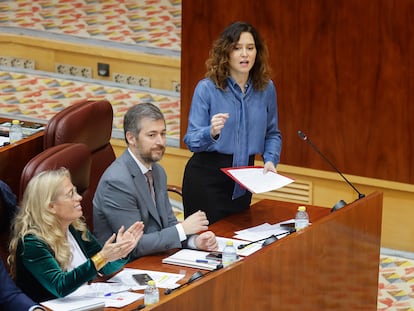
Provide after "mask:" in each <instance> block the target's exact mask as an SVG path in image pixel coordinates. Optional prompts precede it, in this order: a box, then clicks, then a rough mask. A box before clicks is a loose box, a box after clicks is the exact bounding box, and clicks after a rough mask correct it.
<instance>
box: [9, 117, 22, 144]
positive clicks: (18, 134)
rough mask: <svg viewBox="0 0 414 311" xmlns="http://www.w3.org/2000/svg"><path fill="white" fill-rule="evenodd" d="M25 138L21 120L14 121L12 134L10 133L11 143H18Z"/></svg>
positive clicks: (11, 129)
mask: <svg viewBox="0 0 414 311" xmlns="http://www.w3.org/2000/svg"><path fill="white" fill-rule="evenodd" d="M22 138H23V129H22V126H21V125H20V121H19V120H13V121H12V124H11V127H10V132H9V139H10V143H11V144H12V143H15V142H16V141H19V140H21V139H22Z"/></svg>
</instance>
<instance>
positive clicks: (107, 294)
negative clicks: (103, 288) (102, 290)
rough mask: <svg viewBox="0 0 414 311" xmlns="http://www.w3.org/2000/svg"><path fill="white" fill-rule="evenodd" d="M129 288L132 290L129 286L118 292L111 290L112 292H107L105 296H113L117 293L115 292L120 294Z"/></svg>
mask: <svg viewBox="0 0 414 311" xmlns="http://www.w3.org/2000/svg"><path fill="white" fill-rule="evenodd" d="M129 290H130V288H128V289H124V290H120V291H118V292H110V293H106V294H105V295H104V297H109V296H112V295H115V294H120V293H124V292H128V291H129Z"/></svg>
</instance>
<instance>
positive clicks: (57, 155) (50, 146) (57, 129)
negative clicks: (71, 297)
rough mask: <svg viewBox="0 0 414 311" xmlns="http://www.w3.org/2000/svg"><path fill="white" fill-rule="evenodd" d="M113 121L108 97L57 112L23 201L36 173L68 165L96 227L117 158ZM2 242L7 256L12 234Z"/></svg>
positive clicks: (27, 174)
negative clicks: (99, 193) (103, 185)
mask: <svg viewBox="0 0 414 311" xmlns="http://www.w3.org/2000/svg"><path fill="white" fill-rule="evenodd" d="M112 122H113V110H112V105H111V104H110V103H109V102H108V101H107V100H98V101H96V100H82V101H79V102H76V103H74V104H73V105H71V106H69V107H68V108H66V109H64V110H62V111H60V112H59V113H57V114H56V115H55V116H54V117H53V118H52V119H51V120H50V121H49V122H48V124H47V126H46V128H45V131H44V144H43V147H44V151H43V152H41V153H40V154H38V155H37V156H35V157H34V158H32V159H31V160H30V161H29V162H28V163H27V164H26V166H25V168H24V169H23V172H22V175H21V179H20V193H19V194H18V197H19V200H21V199H22V196H23V193H24V190H25V189H26V186H27V184H28V182H29V181H30V179H31V178H32V177H33V176H34V175H36V174H38V173H40V172H41V171H44V170H49V169H57V168H60V167H62V166H64V167H66V168H67V169H68V170H69V171H70V173H71V175H72V183H73V184H74V185H75V186H76V187H77V190H78V192H79V194H80V195H81V196H82V197H83V199H82V209H83V215H84V217H85V219H86V223H87V225H88V227H89V229H91V230H93V203H92V201H93V196H94V194H95V190H96V187H97V186H98V182H99V180H100V178H101V176H102V174H103V172H104V171H105V169H106V168H107V167H108V166H109V165H110V164H111V163H112V162H113V161H114V160H115V158H116V156H115V153H114V150H113V148H112V145H111V144H110V139H111V135H112ZM168 190H169V191H172V192H175V193H178V194H179V195H181V188H180V187H177V186H172V185H171V186H170V185H169V186H168ZM0 201H1V200H0ZM0 211H1V202H0ZM2 218H3V217H2ZM7 233H8V232H7ZM2 234H4V233H2ZM0 242H1V244H2V245H1V248H2V250H1V251H2V257H3V259H5V258H4V257H6V255H7V242H8V234H7V236H6V237H1V241H0Z"/></svg>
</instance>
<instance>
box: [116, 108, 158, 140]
mask: <svg viewBox="0 0 414 311" xmlns="http://www.w3.org/2000/svg"><path fill="white" fill-rule="evenodd" d="M144 118H148V119H152V120H163V121H164V123H165V118H164V115H163V113H162V112H161V110H160V108H158V107H157V106H155V105H154V104H151V103H141V104H137V105H135V106H132V107H131V108H129V109H128V111H127V113H126V114H125V116H124V138H125V142H126V143H127V144H128V140H127V138H126V133H127V132H131V133H133V134H134V135H135V137H137V136H138V134H139V132H140V131H141V120H142V119H144Z"/></svg>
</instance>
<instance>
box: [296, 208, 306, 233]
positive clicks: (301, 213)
mask: <svg viewBox="0 0 414 311" xmlns="http://www.w3.org/2000/svg"><path fill="white" fill-rule="evenodd" d="M307 226H309V215H308V213H307V212H306V207H305V206H299V207H298V211H297V212H296V216H295V229H296V231H299V230H302V229H303V228H306V227H307Z"/></svg>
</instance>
